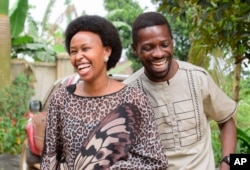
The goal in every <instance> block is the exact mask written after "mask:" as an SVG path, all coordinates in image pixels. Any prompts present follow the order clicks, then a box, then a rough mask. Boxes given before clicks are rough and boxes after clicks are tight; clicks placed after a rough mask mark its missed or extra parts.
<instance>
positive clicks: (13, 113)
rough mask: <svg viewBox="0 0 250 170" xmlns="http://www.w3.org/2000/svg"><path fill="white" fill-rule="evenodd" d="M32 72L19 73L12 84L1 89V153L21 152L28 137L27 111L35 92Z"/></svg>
mask: <svg viewBox="0 0 250 170" xmlns="http://www.w3.org/2000/svg"><path fill="white" fill-rule="evenodd" d="M33 82H34V77H33V75H31V74H28V75H26V74H20V75H18V76H17V77H16V78H15V80H14V81H13V82H12V84H11V85H10V86H9V87H6V88H5V89H1V90H0V96H1V98H0V154H1V153H8V154H20V153H21V150H22V144H23V142H24V139H25V137H26V134H25V131H24V127H25V125H26V123H27V120H26V118H25V113H26V112H27V110H28V103H29V101H30V98H31V96H32V95H33V94H34V88H33V86H32V84H33Z"/></svg>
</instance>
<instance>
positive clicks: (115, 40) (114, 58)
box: [65, 15, 122, 70]
mask: <svg viewBox="0 0 250 170" xmlns="http://www.w3.org/2000/svg"><path fill="white" fill-rule="evenodd" d="M79 31H90V32H93V33H95V34H98V35H99V36H100V38H101V41H102V44H103V46H104V47H106V46H110V47H111V48H112V52H111V55H110V56H109V60H108V62H107V70H109V69H110V68H112V67H114V66H115V65H116V63H117V62H118V61H119V59H120V58H121V53H122V43H121V40H120V36H119V33H118V31H117V29H116V28H115V27H114V25H113V24H112V23H111V22H110V21H108V20H106V19H105V18H103V17H100V16H97V15H85V16H80V17H78V18H76V19H74V20H73V21H71V22H70V23H69V25H68V26H67V28H66V31H65V47H66V50H67V52H68V53H70V41H71V39H72V37H73V36H74V35H75V34H76V33H78V32H79Z"/></svg>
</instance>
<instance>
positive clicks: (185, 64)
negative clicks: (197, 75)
mask: <svg viewBox="0 0 250 170" xmlns="http://www.w3.org/2000/svg"><path fill="white" fill-rule="evenodd" d="M177 62H178V64H179V69H183V70H188V71H198V72H202V73H204V74H207V71H206V69H204V68H202V67H200V66H196V65H194V64H192V63H188V62H186V61H180V60H177Z"/></svg>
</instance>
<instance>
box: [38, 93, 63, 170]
mask: <svg viewBox="0 0 250 170" xmlns="http://www.w3.org/2000/svg"><path fill="white" fill-rule="evenodd" d="M60 95H62V94H61V93H60V90H57V91H55V93H54V94H53V95H52V98H51V101H50V104H49V107H48V113H47V119H46V128H45V141H44V150H43V155H42V162H41V169H43V170H53V169H56V167H57V164H58V160H60V159H61V155H62V153H61V152H62V151H61V149H62V141H61V133H60V131H61V123H60V109H61V107H62V106H63V104H62V101H60V100H58V99H59V98H60V99H61V97H59V96H60Z"/></svg>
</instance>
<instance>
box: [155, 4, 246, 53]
mask: <svg viewBox="0 0 250 170" xmlns="http://www.w3.org/2000/svg"><path fill="white" fill-rule="evenodd" d="M153 1H154V2H157V3H160V7H159V11H164V12H168V13H171V15H173V16H174V17H175V18H179V19H181V20H182V21H183V22H185V23H188V24H190V28H191V30H190V32H191V34H190V36H191V37H190V39H191V40H192V41H199V42H201V45H203V46H205V47H206V50H207V52H209V51H212V50H213V49H215V48H223V49H227V50H225V51H224V52H226V53H225V54H231V55H232V54H233V56H237V55H239V56H243V58H248V57H250V56H249V49H250V44H249V40H250V32H249V30H250V2H249V1H231V0H224V1H217V0H211V1H207V0H200V1H198V2H197V1H179V0H153Z"/></svg>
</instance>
